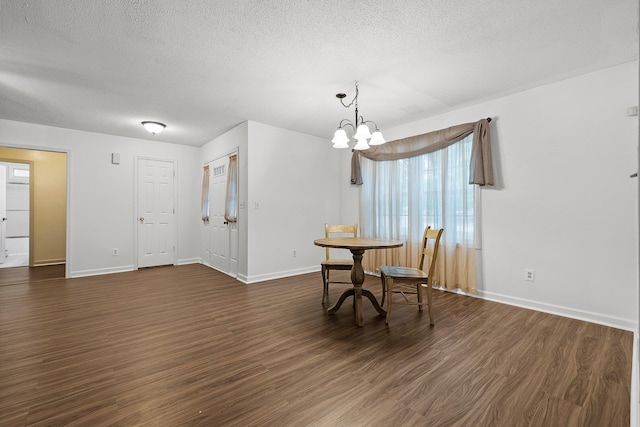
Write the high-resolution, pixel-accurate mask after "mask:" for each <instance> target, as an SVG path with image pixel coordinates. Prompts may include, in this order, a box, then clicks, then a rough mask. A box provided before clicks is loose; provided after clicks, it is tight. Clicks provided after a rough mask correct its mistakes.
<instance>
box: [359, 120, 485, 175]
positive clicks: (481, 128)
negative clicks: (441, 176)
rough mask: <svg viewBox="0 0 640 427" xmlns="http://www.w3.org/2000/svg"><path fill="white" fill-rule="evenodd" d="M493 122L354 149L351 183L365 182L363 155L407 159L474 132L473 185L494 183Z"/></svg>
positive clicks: (462, 125)
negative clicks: (363, 179) (492, 158)
mask: <svg viewBox="0 0 640 427" xmlns="http://www.w3.org/2000/svg"><path fill="white" fill-rule="evenodd" d="M490 121H491V119H490V118H488V119H482V120H479V121H477V122H474V123H465V124H461V125H456V126H452V127H450V128H447V129H441V130H437V131H434V132H429V133H424V134H422V135H416V136H410V137H408V138H404V139H397V140H395V141H389V142H387V143H386V144H383V145H374V146H372V147H371V148H369V149H368V150H354V151H353V156H352V157H351V184H355V185H362V170H361V168H360V156H363V157H366V158H367V159H371V160H376V161H381V160H399V159H406V158H408V157H415V156H419V155H421V154H427V153H432V152H434V151H438V150H441V149H443V148H445V147H448V146H449V145H451V144H455V143H456V142H458V141H460V140H461V139H463V138H465V137H467V136H469V135H470V134H472V133H473V146H472V148H471V163H470V165H469V184H477V185H482V186H484V185H493V163H492V161H491V134H490V132H489V122H490Z"/></svg>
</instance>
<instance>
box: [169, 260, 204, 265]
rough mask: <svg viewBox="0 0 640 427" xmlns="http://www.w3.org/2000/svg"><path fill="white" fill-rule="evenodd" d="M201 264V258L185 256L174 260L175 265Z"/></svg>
mask: <svg viewBox="0 0 640 427" xmlns="http://www.w3.org/2000/svg"><path fill="white" fill-rule="evenodd" d="M187 264H202V258H185V259H179V260H178V261H176V264H175V265H187Z"/></svg>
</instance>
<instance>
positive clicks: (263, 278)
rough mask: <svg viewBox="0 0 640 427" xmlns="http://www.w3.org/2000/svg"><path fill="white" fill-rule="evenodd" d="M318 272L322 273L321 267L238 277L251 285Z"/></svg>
mask: <svg viewBox="0 0 640 427" xmlns="http://www.w3.org/2000/svg"><path fill="white" fill-rule="evenodd" d="M316 271H320V266H314V267H305V268H298V269H295V270H286V271H278V272H275V273H267V274H257V275H255V276H248V277H247V276H240V275H238V280H240V281H242V282H244V283H247V284H251V283H258V282H264V281H266V280H274V279H281V278H283V277H291V276H299V275H301V274H307V273H314V272H316ZM241 277H242V278H241ZM243 279H244V280H243Z"/></svg>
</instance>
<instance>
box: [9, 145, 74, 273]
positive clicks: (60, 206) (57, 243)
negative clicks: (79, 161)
mask: <svg viewBox="0 0 640 427" xmlns="http://www.w3.org/2000/svg"><path fill="white" fill-rule="evenodd" d="M0 161H7V162H27V163H30V164H31V177H30V185H31V207H30V211H31V228H30V233H29V234H30V240H29V252H30V259H31V262H32V263H33V265H38V264H49V263H60V262H65V257H66V236H67V230H66V224H67V154H66V153H56V152H52V151H37V150H23V149H18V148H3V147H2V148H0Z"/></svg>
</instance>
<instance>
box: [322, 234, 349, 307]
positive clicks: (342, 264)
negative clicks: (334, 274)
mask: <svg viewBox="0 0 640 427" xmlns="http://www.w3.org/2000/svg"><path fill="white" fill-rule="evenodd" d="M346 234H348V235H349V236H348V237H351V236H352V235H353V237H358V224H353V225H329V224H325V225H324V236H325V237H338V236H336V235H340V236H341V237H347V236H345V235H346ZM320 266H321V270H322V283H323V286H324V291H323V293H322V304H324V303H325V301H326V302H327V303H328V302H329V283H343V284H351V281H349V282H341V281H333V282H332V281H330V280H329V272H330V271H331V270H351V268H352V267H353V259H334V258H331V254H330V253H329V248H326V259H325V260H324V261H322V262H321V263H320Z"/></svg>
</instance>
